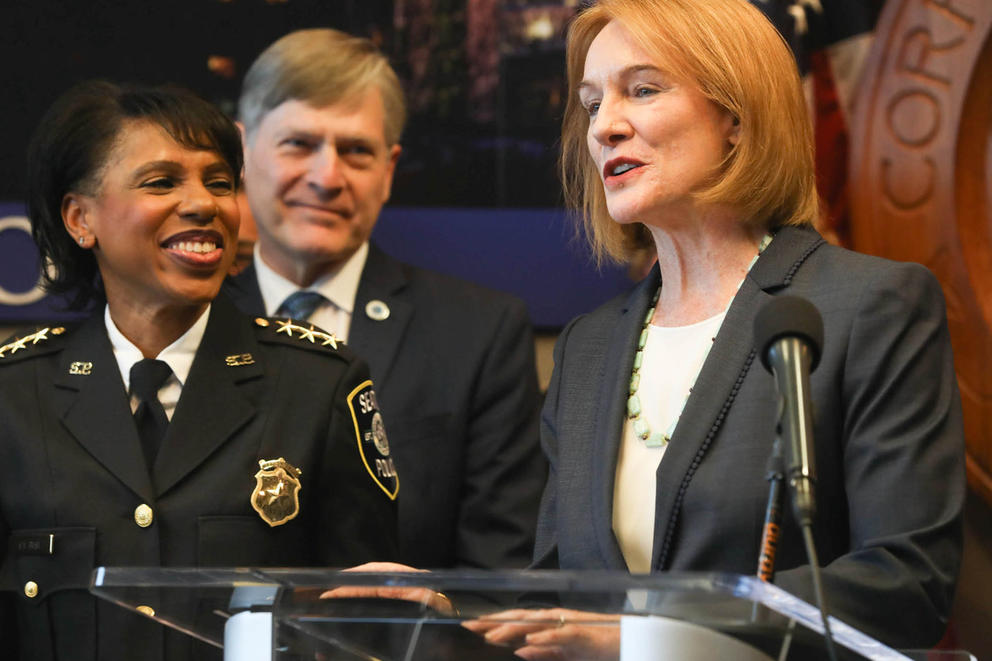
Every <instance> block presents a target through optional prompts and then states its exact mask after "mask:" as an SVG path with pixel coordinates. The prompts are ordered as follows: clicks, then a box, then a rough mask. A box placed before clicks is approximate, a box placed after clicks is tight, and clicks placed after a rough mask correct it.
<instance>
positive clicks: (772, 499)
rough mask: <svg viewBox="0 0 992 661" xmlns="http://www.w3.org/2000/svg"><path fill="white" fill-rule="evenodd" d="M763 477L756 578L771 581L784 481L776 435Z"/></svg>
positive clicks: (780, 442)
mask: <svg viewBox="0 0 992 661" xmlns="http://www.w3.org/2000/svg"><path fill="white" fill-rule="evenodd" d="M765 479H766V480H768V505H767V506H766V507H765V523H764V525H763V526H762V529H761V555H760V557H759V558H758V578H760V579H761V580H762V581H765V582H766V583H771V581H772V578H774V577H775V553H776V551H778V540H779V536H780V535H781V533H782V498H783V494H784V489H783V488H782V485H783V484H784V482H785V460H784V459H783V458H782V439H781V438H780V437H779V436H778V435H776V436H775V442H774V444H773V445H772V453H771V455H769V457H768V464H767V466H766V473H765Z"/></svg>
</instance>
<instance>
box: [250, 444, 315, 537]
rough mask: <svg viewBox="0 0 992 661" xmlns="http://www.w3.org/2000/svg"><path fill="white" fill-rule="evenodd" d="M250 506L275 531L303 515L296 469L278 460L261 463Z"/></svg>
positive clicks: (300, 473) (281, 459)
mask: <svg viewBox="0 0 992 661" xmlns="http://www.w3.org/2000/svg"><path fill="white" fill-rule="evenodd" d="M258 465H259V470H258V472H257V473H255V490H254V491H252V492H251V506H252V507H254V508H255V511H256V512H258V515H259V516H260V517H262V520H263V521H265V522H266V523H267V524H269V525H270V526H272V527H275V526H281V525H282V524H284V523H286V522H287V521H289V520H291V519H293V518H294V517H295V516H296V515H297V514H299V513H300V489H301V488H302V487H301V486H300V479H299V477H300V475H302V474H303V471H301V470H300V469H299V468H297V467H296V466H293V465H292V464H291V463H289V462H288V461H286V460H285V459H283V458H282V457H279V458H278V459H259V461H258Z"/></svg>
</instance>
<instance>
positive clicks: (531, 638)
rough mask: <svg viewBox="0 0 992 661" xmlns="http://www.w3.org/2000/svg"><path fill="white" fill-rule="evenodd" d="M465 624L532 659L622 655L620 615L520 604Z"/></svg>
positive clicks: (586, 660)
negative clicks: (534, 607)
mask: <svg viewBox="0 0 992 661" xmlns="http://www.w3.org/2000/svg"><path fill="white" fill-rule="evenodd" d="M462 626H463V627H465V628H466V629H468V630H469V631H473V632H475V633H477V634H480V635H482V636H483V637H484V638H485V639H486V642H488V643H491V644H494V645H505V646H511V647H516V648H517V649H516V650H514V653H515V654H516V655H517V656H519V657H521V658H523V659H528V660H529V661H552V660H559V659H570V660H571V659H582V660H583V661H599V660H604V661H605V660H607V659H608V660H610V661H614V660H615V659H618V658H619V657H620V616H619V615H611V614H604V613H590V612H587V611H577V610H569V609H565V608H542V609H522V608H518V609H513V610H507V611H502V612H500V613H493V614H492V615H487V616H485V617H481V618H478V619H475V620H467V621H465V622H463V623H462Z"/></svg>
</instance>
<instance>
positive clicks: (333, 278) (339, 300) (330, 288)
mask: <svg viewBox="0 0 992 661" xmlns="http://www.w3.org/2000/svg"><path fill="white" fill-rule="evenodd" d="M368 256H369V242H368V241H366V242H365V243H363V244H362V245H361V246H359V248H358V250H356V251H355V252H354V254H352V256H351V257H349V258H348V259H347V260H346V261H345V262H344V264H341V265H340V266H337V267H335V268H334V269H333V270H332V271H331V272H329V273H325V274H324V275H322V276H320V277H319V278H317V280H315V281H314V283H313V284H312V285H310V286H309V287H307V288H306V289H305V291H315V292H319V293H320V294H322V295H323V296H324V298H326V299H327V300H329V301H330V302H331V303H333V304H334V305H336V306H337V307H338V308H340V309H341V310H344V311H345V312H347V313H348V314H351V313H352V312H353V311H354V309H355V298H356V297H357V296H358V282H359V280H361V277H362V270H363V269H364V268H365V261H366V259H368ZM255 274H256V276H257V278H258V289H259V291H260V292H261V293H262V302H263V303H264V304H265V314H266V315H268V316H270V317H272V316H274V315H275V314H276V311H277V310H278V309H279V306H280V305H282V302H283V301H285V300H286V297H287V296H289V295H290V294H292V293H293V292H296V291H299V290H300V288H299V287H298V286H297V285H296V284H295V283H293V282H292V281H291V280H288V279H286V278H284V277H282V276H281V275H279V274H278V273H276V272H275V271H274V270H272V268H271V267H270V266H269V265H268V264H266V263H265V260H264V259H262V255H261V252H260V250H259V244H258V243H257V242H256V243H255Z"/></svg>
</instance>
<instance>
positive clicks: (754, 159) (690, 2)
mask: <svg viewBox="0 0 992 661" xmlns="http://www.w3.org/2000/svg"><path fill="white" fill-rule="evenodd" d="M611 21H616V22H617V23H620V24H621V25H622V26H623V27H624V28H625V29H626V30H627V31H628V32H629V33H630V35H631V36H632V38H633V39H634V40H635V41H636V42H637V43H638V45H639V46H640V47H641V48H642V49H643V50H644V51H645V52H647V53H649V54H650V55H651V56H652V57H654V58H656V61H655V62H654V64H656V65H657V66H658V67H659V68H660V69H662V70H663V71H665V72H667V73H670V74H672V75H674V76H677V77H680V78H683V79H688V80H689V81H691V82H692V83H694V84H695V85H696V86H697V87H698V89H699V90H700V91H701V92H702V94H703V95H704V96H706V97H707V98H708V99H710V100H711V101H712V102H713V103H715V104H716V105H717V106H719V107H721V108H723V109H725V110H727V111H728V112H729V113H730V114H731V115H733V116H734V117H735V118H736V119H737V120H738V121H739V122H740V127H741V128H740V137H739V140H738V143H737V144H736V145H735V146H733V147H732V148H730V150H729V151H728V153H727V155H726V157H725V159H724V161H723V163H722V164H721V166H720V172H718V173H715V176H714V177H713V178H712V179H711V180H710V181H709V182H708V183H707V184H705V185H704V186H703V187H701V188H699V189H697V190H696V191H694V195H695V196H696V199H697V201H698V202H700V203H703V204H717V205H726V206H730V207H732V208H734V209H735V210H737V211H738V212H739V213H740V214H741V217H742V218H743V219H744V222H748V223H755V224H757V225H759V226H763V227H765V228H767V229H774V228H776V227H780V226H783V225H809V224H812V223H813V222H814V221H815V220H816V219H817V215H818V213H819V199H818V197H817V194H816V179H815V173H814V166H813V138H812V127H811V123H810V118H809V112H808V110H807V107H806V102H805V98H804V96H803V90H802V84H801V82H800V79H799V73H798V70H797V69H796V64H795V58H794V57H793V55H792V52H791V50H790V49H789V47H788V45H787V44H786V43H785V41H784V40H783V39H782V36H781V35H780V34H779V33H778V31H777V30H776V29H775V27H774V26H773V25H772V24H771V23H770V22H769V21H768V19H767V18H766V17H765V16H764V14H762V13H761V12H760V11H759V10H758V9H756V8H755V7H753V6H752V5H751V4H749V3H748V2H746V1H745V0H599V2H597V3H596V4H594V5H592V6H590V7H589V8H587V9H585V10H584V11H582V12H581V13H579V15H578V16H576V18H575V19H574V20H573V21H572V24H571V25H570V27H569V31H568V40H567V51H566V59H567V67H568V100H567V103H566V107H565V116H564V119H563V121H562V152H561V161H560V174H561V180H562V188H563V191H564V194H565V201H566V203H567V204H568V206H570V207H571V208H572V209H575V210H577V211H578V212H579V214H580V216H581V218H582V227H583V230H584V234H585V236H586V238H587V239H588V241H589V243H590V244H591V247H592V250H593V255H594V257H595V258H596V260H597V262H600V263H602V262H603V261H604V260H613V261H618V262H622V261H626V260H627V259H628V258H629V256H630V255H631V254H632V252H633V251H635V250H636V249H638V248H642V247H645V246H647V245H649V244H650V243H651V238H650V235H649V234H648V233H647V231H646V230H645V228H644V226H643V225H641V224H639V223H634V224H630V225H621V224H619V223H616V222H614V221H613V220H612V219H611V218H610V215H609V212H608V211H607V208H606V197H605V194H604V191H603V184H602V181H601V180H600V175H599V172H598V171H597V169H596V166H595V164H594V163H593V160H592V157H591V155H590V154H589V149H588V146H587V142H586V135H587V132H588V129H589V115H588V113H587V112H586V110H585V109H584V108H583V107H582V104H581V103H580V101H579V95H578V89H579V83H580V82H581V81H582V78H583V75H584V69H585V59H586V53H587V52H588V50H589V46H590V44H591V43H592V41H593V39H595V38H596V35H598V34H599V32H600V30H602V29H603V27H604V26H605V25H606V24H607V23H609V22H611Z"/></svg>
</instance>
